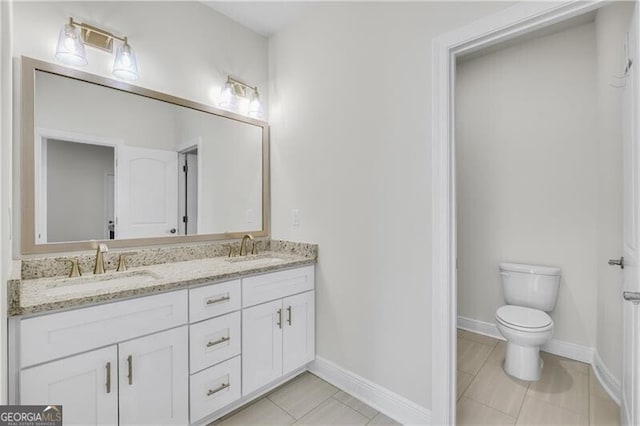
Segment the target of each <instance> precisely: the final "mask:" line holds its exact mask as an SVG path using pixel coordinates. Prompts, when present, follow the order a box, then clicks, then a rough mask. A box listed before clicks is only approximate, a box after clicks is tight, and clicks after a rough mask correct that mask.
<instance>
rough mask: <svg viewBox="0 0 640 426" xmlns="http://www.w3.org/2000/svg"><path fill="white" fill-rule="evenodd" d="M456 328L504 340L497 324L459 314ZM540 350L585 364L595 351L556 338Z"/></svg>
mask: <svg viewBox="0 0 640 426" xmlns="http://www.w3.org/2000/svg"><path fill="white" fill-rule="evenodd" d="M458 328H461V329H463V330H468V331H471V332H474V333H477V334H483V335H485V336H489V337H493V338H495V339H499V340H505V339H504V337H502V334H500V332H499V331H498V326H497V325H495V324H492V323H490V322H485V321H480V320H476V319H472V318H466V317H462V316H459V317H458ZM542 350H543V351H545V352H549V353H551V354H554V355H559V356H562V357H565V358H569V359H573V360H575V361H580V362H584V363H586V364H593V360H594V352H595V350H594V349H593V348H591V347H589V346H583V345H578V344H575V343H571V342H567V341H564V340H558V339H551V340H550V341H549V343H547V344H546V345H544V346H543V347H542ZM603 386H604V384H603Z"/></svg>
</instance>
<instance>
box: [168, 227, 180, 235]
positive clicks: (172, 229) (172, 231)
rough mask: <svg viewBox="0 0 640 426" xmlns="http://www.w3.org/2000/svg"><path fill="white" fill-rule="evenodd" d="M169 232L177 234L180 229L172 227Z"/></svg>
mask: <svg viewBox="0 0 640 426" xmlns="http://www.w3.org/2000/svg"><path fill="white" fill-rule="evenodd" d="M169 232H171V233H172V234H175V233H176V232H178V230H177V229H176V228H171V229H170V230H169Z"/></svg>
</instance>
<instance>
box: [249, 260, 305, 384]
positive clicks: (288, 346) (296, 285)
mask: <svg viewBox="0 0 640 426" xmlns="http://www.w3.org/2000/svg"><path fill="white" fill-rule="evenodd" d="M313 287H314V269H313V266H310V267H304V268H298V269H291V270H287V271H282V272H276V273H273V274H268V275H261V276H256V277H251V278H248V279H246V280H243V282H242V290H243V304H244V303H257V302H263V301H265V300H269V299H272V298H274V297H282V296H288V295H289V294H292V295H291V296H288V297H282V298H277V299H276V300H272V301H268V302H265V303H261V304H258V305H256V306H253V307H249V308H245V309H243V311H242V394H243V395H248V394H250V393H251V392H253V391H255V390H258V389H260V388H261V387H263V386H265V385H267V384H268V383H269V382H272V381H273V380H276V379H278V378H279V377H281V376H283V375H285V374H287V373H290V372H292V371H294V370H296V369H298V368H300V367H302V366H304V365H305V364H306V363H308V362H311V361H313V359H314V357H315V304H314V303H315V297H314V292H313ZM294 293H298V294H294Z"/></svg>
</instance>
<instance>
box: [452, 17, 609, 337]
mask: <svg viewBox="0 0 640 426" xmlns="http://www.w3.org/2000/svg"><path fill="white" fill-rule="evenodd" d="M596 95H597V94H596V44H595V24H594V23H593V22H591V23H588V24H583V25H580V26H577V27H574V28H570V29H568V30H565V31H562V32H559V33H556V34H552V35H548V36H545V37H541V38H536V39H533V40H529V41H525V42H523V43H520V44H516V45H513V46H510V47H508V48H505V49H501V50H498V51H495V52H492V53H488V54H486V55H483V56H480V57H477V58H474V59H470V60H467V61H464V60H462V61H461V62H460V63H459V65H458V68H457V80H456V114H457V116H456V145H457V146H456V168H457V170H456V178H457V206H458V207H457V208H458V217H457V221H458V262H459V263H458V315H459V316H463V317H467V318H472V319H477V320H481V321H485V322H490V323H494V317H495V312H496V309H497V308H498V307H500V306H501V305H503V304H504V299H503V295H502V288H501V281H500V275H499V269H498V263H499V262H503V261H510V262H517V263H529V264H542V265H554V266H559V267H560V268H562V278H561V283H560V291H559V294H558V301H557V304H556V308H555V310H554V311H553V313H552V314H551V317H552V318H553V320H554V338H555V339H558V340H563V341H567V342H571V343H576V344H579V345H584V346H587V347H593V346H594V344H595V338H596V295H597V271H598V262H599V259H598V257H597V232H596V231H597V223H598V222H597V205H598V198H597V196H598V192H597V183H598V169H599V166H600V162H599V158H598V146H597V142H598V139H597V136H596V135H597V120H596V117H597V116H596V102H597V97H596Z"/></svg>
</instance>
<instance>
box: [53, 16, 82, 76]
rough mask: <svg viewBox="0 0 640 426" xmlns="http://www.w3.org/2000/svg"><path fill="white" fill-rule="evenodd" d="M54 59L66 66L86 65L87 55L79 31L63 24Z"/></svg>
mask: <svg viewBox="0 0 640 426" xmlns="http://www.w3.org/2000/svg"><path fill="white" fill-rule="evenodd" d="M56 59H57V60H59V61H60V62H63V63H65V64H68V65H75V66H84V65H87V54H86V52H85V51H84V44H82V40H81V39H80V30H79V29H78V28H76V27H74V26H73V25H71V24H65V26H64V27H62V29H61V30H60V35H59V36H58V47H57V48H56Z"/></svg>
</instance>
